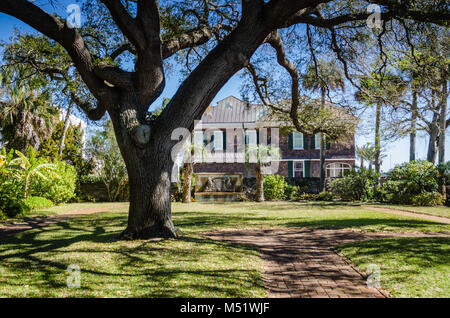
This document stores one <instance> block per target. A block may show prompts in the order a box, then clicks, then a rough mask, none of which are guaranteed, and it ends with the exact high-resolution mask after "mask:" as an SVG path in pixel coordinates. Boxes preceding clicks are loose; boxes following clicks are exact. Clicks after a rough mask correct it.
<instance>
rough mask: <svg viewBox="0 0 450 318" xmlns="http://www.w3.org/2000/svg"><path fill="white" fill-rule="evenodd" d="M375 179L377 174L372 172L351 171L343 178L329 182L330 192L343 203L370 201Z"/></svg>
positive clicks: (363, 170)
mask: <svg viewBox="0 0 450 318" xmlns="http://www.w3.org/2000/svg"><path fill="white" fill-rule="evenodd" d="M377 177H378V175H377V173H376V172H374V171H372V170H368V169H361V170H351V171H349V172H348V173H346V175H345V176H344V177H343V178H339V179H336V180H333V181H332V182H331V184H330V188H331V192H332V193H333V194H334V195H336V196H338V197H339V198H341V199H342V200H345V201H354V200H358V201H359V200H362V201H365V200H370V199H372V197H373V191H374V188H375V185H376V180H377Z"/></svg>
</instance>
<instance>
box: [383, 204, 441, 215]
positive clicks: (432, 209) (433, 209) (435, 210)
mask: <svg viewBox="0 0 450 318" xmlns="http://www.w3.org/2000/svg"><path fill="white" fill-rule="evenodd" d="M382 207H386V208H390V209H397V210H404V211H410V212H418V213H424V214H431V215H437V216H444V217H447V218H450V208H448V207H446V206H414V205H382Z"/></svg>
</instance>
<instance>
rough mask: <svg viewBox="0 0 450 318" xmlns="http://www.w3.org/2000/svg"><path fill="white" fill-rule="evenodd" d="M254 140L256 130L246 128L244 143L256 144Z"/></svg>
mask: <svg viewBox="0 0 450 318" xmlns="http://www.w3.org/2000/svg"><path fill="white" fill-rule="evenodd" d="M256 141H257V140H256V130H247V131H246V132H245V144H246V145H249V146H255V145H256V144H257V142H256Z"/></svg>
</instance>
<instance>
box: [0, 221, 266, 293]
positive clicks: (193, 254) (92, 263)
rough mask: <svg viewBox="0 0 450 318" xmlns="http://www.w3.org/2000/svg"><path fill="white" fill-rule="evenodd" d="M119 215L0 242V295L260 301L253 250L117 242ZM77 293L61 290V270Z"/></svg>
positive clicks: (206, 243) (190, 239) (191, 240)
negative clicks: (74, 269) (75, 282)
mask: <svg viewBox="0 0 450 318" xmlns="http://www.w3.org/2000/svg"><path fill="white" fill-rule="evenodd" d="M125 224H126V215H125V214H123V213H121V214H118V213H99V214H93V215H88V216H84V217H81V218H77V219H73V220H71V221H70V222H61V223H59V224H55V225H51V226H48V227H46V228H42V229H35V230H32V231H28V232H24V233H21V234H18V235H16V236H15V237H10V238H7V239H2V243H1V245H0V297H264V296H265V290H264V288H263V285H262V281H261V277H260V266H261V264H260V260H259V256H258V255H259V254H258V252H257V251H256V250H254V249H251V248H248V247H245V246H234V245H231V244H225V243H221V242H216V241H212V240H207V239H204V238H201V237H199V236H195V235H192V236H187V237H184V238H181V239H178V240H167V241H160V242H155V241H133V242H127V241H117V235H118V234H119V233H120V231H121V230H123V228H124V226H125ZM71 264H74V265H78V266H79V267H80V268H81V288H71V289H70V288H67V287H66V280H67V277H68V272H67V271H66V270H67V267H68V266H69V265H71Z"/></svg>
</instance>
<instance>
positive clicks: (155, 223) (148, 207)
mask: <svg viewBox="0 0 450 318" xmlns="http://www.w3.org/2000/svg"><path fill="white" fill-rule="evenodd" d="M122 94H123V96H121V98H120V103H119V105H114V107H110V109H109V114H110V117H111V120H112V123H113V126H114V131H115V135H116V138H117V143H118V145H119V148H120V152H121V154H122V156H123V159H124V161H125V165H126V167H127V171H128V181H129V187H130V207H129V213H128V225H127V228H126V229H125V230H124V231H123V233H122V234H121V238H122V239H127V240H133V239H148V238H152V237H161V238H174V237H176V236H177V235H176V231H175V227H174V225H173V222H172V212H171V193H170V191H171V190H170V176H171V171H172V167H173V160H172V157H171V150H172V146H173V145H174V143H173V142H171V140H170V137H169V140H168V138H167V136H170V133H168V131H167V129H166V127H164V126H163V125H162V124H159V125H157V124H156V123H155V124H154V125H153V126H152V130H151V132H149V131H146V132H145V134H143V135H142V134H141V135H140V136H136V133H133V132H136V131H137V130H138V129H139V128H141V127H144V126H145V125H143V124H141V123H145V119H140V120H139V121H138V120H137V117H139V113H138V112H136V111H135V110H136V109H138V107H139V105H136V99H135V93H134V92H132V91H131V92H122ZM147 133H148V134H147Z"/></svg>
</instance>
